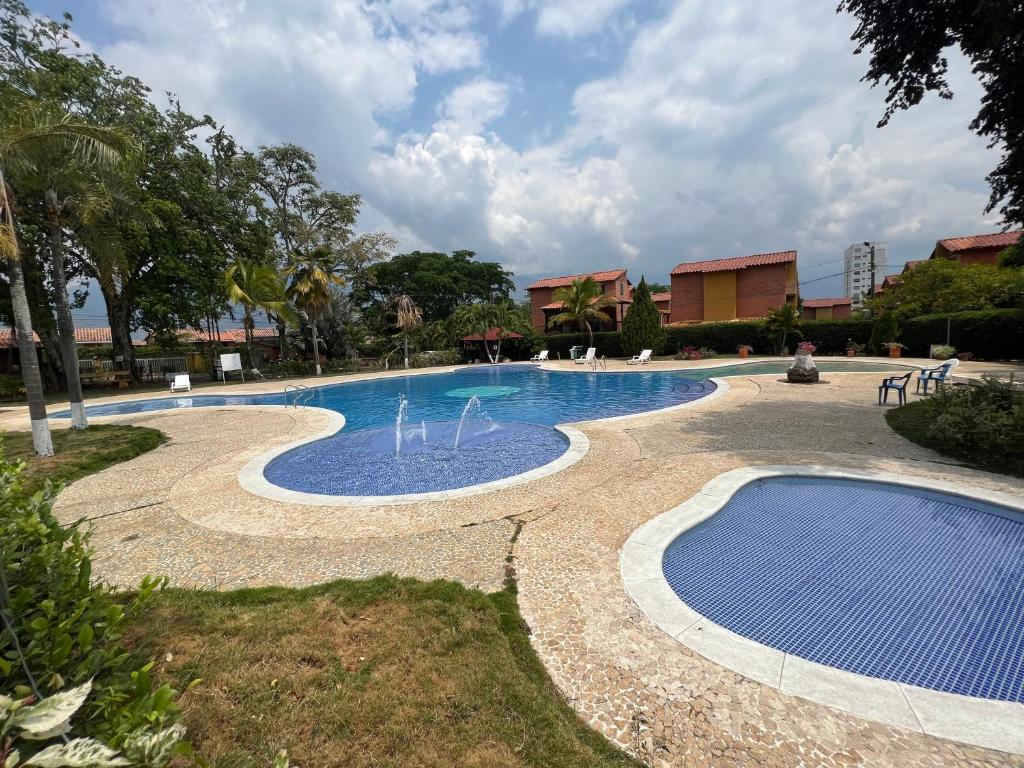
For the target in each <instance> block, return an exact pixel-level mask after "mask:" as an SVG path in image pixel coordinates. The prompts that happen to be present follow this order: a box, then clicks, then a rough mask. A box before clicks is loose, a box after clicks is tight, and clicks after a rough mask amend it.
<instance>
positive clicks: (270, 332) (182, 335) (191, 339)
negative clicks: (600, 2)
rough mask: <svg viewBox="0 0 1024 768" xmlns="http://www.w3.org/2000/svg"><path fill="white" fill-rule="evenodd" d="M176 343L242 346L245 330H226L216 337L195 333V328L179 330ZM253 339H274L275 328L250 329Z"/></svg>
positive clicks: (200, 332)
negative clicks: (208, 342)
mask: <svg viewBox="0 0 1024 768" xmlns="http://www.w3.org/2000/svg"><path fill="white" fill-rule="evenodd" d="M177 336H178V341H181V342H184V343H186V344H198V343H202V342H207V341H215V340H216V341H219V342H221V343H222V344H225V343H226V344H244V343H245V329H244V328H227V329H225V330H222V331H221V332H220V336H219V337H218V336H217V334H216V333H214V334H212V335H211V334H208V333H207V332H206V331H197V330H196V329H195V328H179V329H178V332H177ZM252 336H253V339H276V338H277V329H276V328H253V329H252Z"/></svg>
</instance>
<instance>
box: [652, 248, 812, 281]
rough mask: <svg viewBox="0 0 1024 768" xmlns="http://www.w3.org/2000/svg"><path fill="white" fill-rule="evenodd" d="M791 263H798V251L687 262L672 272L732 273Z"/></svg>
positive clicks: (679, 273) (682, 273) (678, 265)
mask: <svg viewBox="0 0 1024 768" xmlns="http://www.w3.org/2000/svg"><path fill="white" fill-rule="evenodd" d="M790 261H796V251H776V252H774V253H756V254H754V255H753V256H738V257H735V258H730V259H712V260H710V261H685V262H683V263H682V264H677V265H676V268H675V269H673V270H672V274H673V275H685V274H689V273H692V272H731V271H732V270H734V269H747V268H748V267H763V266H765V265H766V264H786V263H788V262H790Z"/></svg>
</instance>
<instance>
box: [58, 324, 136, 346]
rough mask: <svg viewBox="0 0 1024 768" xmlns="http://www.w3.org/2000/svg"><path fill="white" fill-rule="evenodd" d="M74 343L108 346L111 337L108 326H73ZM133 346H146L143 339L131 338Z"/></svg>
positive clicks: (111, 341)
mask: <svg viewBox="0 0 1024 768" xmlns="http://www.w3.org/2000/svg"><path fill="white" fill-rule="evenodd" d="M75 343H76V344H77V345H78V346H80V347H88V346H110V345H111V344H112V343H113V339H112V338H111V335H110V327H109V326H108V327H106V328H75ZM132 346H133V347H144V346H146V340H145V339H132Z"/></svg>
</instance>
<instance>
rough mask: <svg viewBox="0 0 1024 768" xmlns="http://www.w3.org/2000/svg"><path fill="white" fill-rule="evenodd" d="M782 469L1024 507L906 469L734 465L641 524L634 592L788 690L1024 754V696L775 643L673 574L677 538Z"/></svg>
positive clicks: (673, 632) (696, 645)
mask: <svg viewBox="0 0 1024 768" xmlns="http://www.w3.org/2000/svg"><path fill="white" fill-rule="evenodd" d="M778 477H811V478H827V479H841V480H859V481H869V482H880V483H886V484H890V485H898V486H903V487H909V488H915V489H923V490H926V491H930V492H934V493H942V494H948V495H952V496H956V497H959V498H963V499H965V500H969V501H973V502H981V503H983V504H991V505H995V506H999V507H1006V508H1009V509H1010V510H1013V511H1016V512H1021V513H1024V505H1022V504H1021V503H1020V500H1019V499H1018V498H1017V497H1014V496H1011V495H1009V494H1004V493H996V492H993V491H988V490H985V489H982V488H976V487H973V486H967V485H963V484H959V483H948V482H943V481H937V480H931V479H926V478H919V477H915V476H914V475H911V474H903V473H898V472H875V471H868V470H848V469H839V468H835V467H824V466H807V465H803V466H789V465H767V466H760V467H744V468H740V469H735V470H732V471H730V472H725V473H723V474H721V475H718V476H717V477H715V478H713V479H712V480H710V481H709V482H708V483H707V484H705V485H704V486H703V488H701V490H700V491H699V492H698V493H697V494H696V495H694V496H693V497H692V498H690V499H689V500H688V501H686V502H684V503H682V504H680V505H678V506H676V507H674V508H673V509H671V510H669V511H668V512H665V513H663V514H661V515H659V516H658V517H655V518H653V519H652V520H650V521H648V522H647V523H645V524H644V525H642V526H640V527H639V528H637V529H636V530H635V531H634V532H633V534H632V535H631V536H630V537H629V538H628V539H627V541H626V542H625V544H624V545H623V547H622V549H621V551H620V556H619V570H620V575H621V577H622V583H623V585H624V587H625V590H626V592H627V594H628V595H629V596H630V598H631V599H632V600H633V602H634V603H636V605H637V606H638V607H639V608H640V610H641V611H642V612H643V613H644V614H645V615H646V616H647V617H648V618H649V619H650V620H651V621H652V622H653V623H654V624H655V625H656V626H657V627H658V628H659V629H661V630H662V631H663V632H666V633H667V634H669V635H670V636H672V637H673V638H675V639H676V640H677V641H678V642H680V643H682V644H683V645H684V646H686V647H687V648H689V649H691V650H692V651H694V652H696V653H698V654H699V655H701V656H703V657H705V658H707V659H709V660H711V661H713V662H715V663H717V664H721V665H722V666H724V667H727V668H729V669H731V670H733V671H735V672H738V673H740V674H742V675H744V676H745V677H748V678H751V679H752V680H756V681H757V682H760V683H762V684H764V685H766V686H769V687H771V688H775V689H777V690H780V691H782V692H783V693H787V694H791V695H795V696H800V697H802V698H805V699H809V700H811V701H813V702H815V703H818V704H822V705H825V706H828V707H834V708H836V709H840V710H843V711H846V712H850V713H852V714H854V715H858V716H860V717H864V718H867V719H870V720H875V721H878V722H881V723H884V724H886V725H891V726H894V727H897V728H903V729H906V730H911V731H917V732H920V733H924V734H928V735H931V736H937V737H939V738H944V739H951V740H953V741H959V742H964V743H967V744H973V745H976V746H980V747H985V748H988V749H997V750H1001V751H1004V752H1011V753H1015V754H1024V704H1022V703H1019V702H1011V701H995V700H989V699H980V698H976V697H971V696H963V695H959V694H954V693H945V692H942V691H934V690H931V689H926V688H921V687H918V686H914V685H908V684H905V683H898V682H895V681H892V680H883V679H879V678H872V677H866V676H864V675H859V674H855V673H852V672H847V671H844V670H839V669H835V668H833V667H828V666H825V665H822V664H817V663H815V662H811V661H807V660H806V659H802V658H799V657H797V656H794V655H793V654H789V653H785V652H783V651H779V650H776V649H774V648H769V647H767V646H765V645H762V644H760V643H757V642H755V641H753V640H749V639H748V638H745V637H742V636H740V635H737V634H736V633H734V632H731V631H730V630H728V629H725V628H724V627H722V626H720V625H718V624H715V623H714V622H712V621H711V620H710V619H708V618H706V617H704V616H702V615H701V614H699V613H697V612H696V611H694V610H693V609H691V608H690V607H689V606H688V605H686V603H684V602H683V601H682V600H681V599H680V598H679V597H678V596H677V595H676V593H675V592H674V591H673V590H672V588H671V586H670V585H669V583H668V581H667V580H666V579H665V576H664V572H663V569H662V560H663V557H664V553H665V550H666V549H667V548H668V547H669V546H670V545H671V544H672V542H673V541H675V539H676V538H677V537H678V536H680V535H681V534H683V533H685V532H686V531H688V530H690V529H691V528H693V527H694V526H696V525H699V524H700V523H701V522H703V521H704V520H707V519H708V518H710V517H711V516H712V515H714V514H715V513H716V512H718V511H719V510H720V509H722V507H724V506H725V505H726V504H727V503H728V502H729V500H730V499H732V497H733V496H734V495H735V494H736V493H737V492H738V491H739V490H740V489H742V488H743V487H744V486H746V485H748V484H750V483H753V482H757V481H760V480H764V479H767V478H778Z"/></svg>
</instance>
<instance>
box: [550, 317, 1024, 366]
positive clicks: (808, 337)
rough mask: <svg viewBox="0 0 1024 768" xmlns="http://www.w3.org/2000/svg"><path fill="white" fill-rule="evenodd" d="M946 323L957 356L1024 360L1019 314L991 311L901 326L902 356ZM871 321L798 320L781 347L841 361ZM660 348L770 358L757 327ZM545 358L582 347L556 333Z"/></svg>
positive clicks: (670, 336) (611, 338)
mask: <svg viewBox="0 0 1024 768" xmlns="http://www.w3.org/2000/svg"><path fill="white" fill-rule="evenodd" d="M947 318H949V319H950V344H952V345H953V346H954V347H956V349H957V351H958V352H970V353H972V354H973V355H974V356H975V357H979V358H983V359H988V360H1005V359H1009V358H1015V359H1016V358H1021V357H1024V310H1020V309H993V310H987V311H983V312H959V313H956V314H953V315H925V316H923V317H915V318H912V319H910V320H906V321H904V323H903V331H902V335H901V336H900V341H901V342H903V343H904V344H906V345H907V347H908V348H909V349H908V350H907V354H908V355H913V356H915V357H927V356H928V347H929V345H931V344H944V343H945V342H946V321H947ZM872 322H873V321H871V320H857V319H852V318H851V319H848V320H804V321H802V322H801V323H800V331H801V333H802V334H803V335H802V336H799V337H797V339H791V340H788V341H787V345H788V346H789V348H790V350H792V349H793V348H794V347H795V346H796V343H797V341H799V340H804V341H811V342H813V343H814V344H815V346H817V347H818V354H821V355H841V354H843V353H844V352H845V351H846V342H847V341H848V340H851V339H852V340H853V341H855V342H857V343H858V344H865V345H866V344H867V343H868V341H869V339H870V338H871V326H872ZM666 331H667V339H666V342H665V348H664V349H661V350H655V354H664V355H674V354H676V353H677V352H678V351H679V350H680V349H682V348H683V347H708V348H710V349H713V350H715V351H716V352H718V353H719V354H731V353H734V352H736V348H737V347H739V346H740V345H741V344H749V345H750V346H752V347H753V348H754V354H755V355H770V354H774V353H775V350H774V348H773V339H772V334H771V333H769V332H768V330H767V329H766V328H765V325H764V323H763V322H759V321H738V322H731V323H702V324H700V325H681V326H676V327H672V328H667V329H666ZM544 344H545V345H546V347H547V349H549V350H550V352H551V357H552V358H556V357H562V358H568V357H569V347H572V346H574V345H578V346H581V347H585V346H587V337H586V334H583V333H558V334H551V335H549V336H546V337H544ZM594 345H595V346H596V347H597V354H598V356H601V355H604V356H605V357H622V356H623V354H622V342H621V338H620V334H619V333H618V332H602V333H595V334H594Z"/></svg>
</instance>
